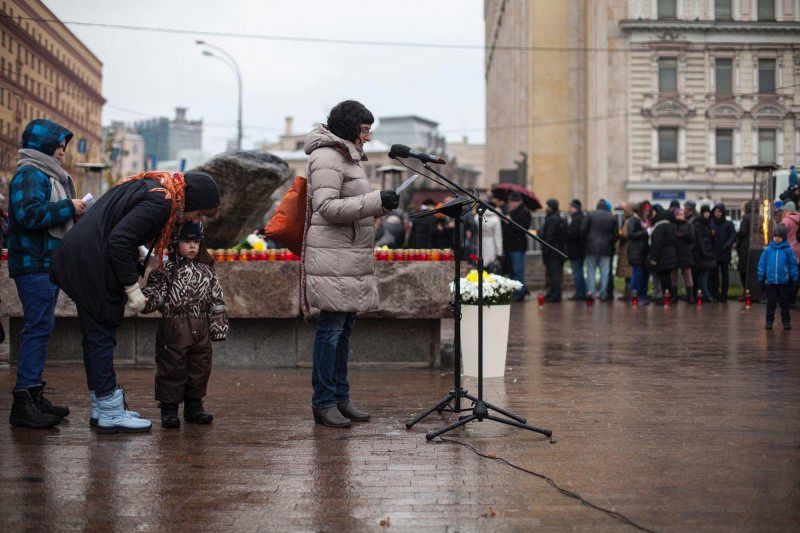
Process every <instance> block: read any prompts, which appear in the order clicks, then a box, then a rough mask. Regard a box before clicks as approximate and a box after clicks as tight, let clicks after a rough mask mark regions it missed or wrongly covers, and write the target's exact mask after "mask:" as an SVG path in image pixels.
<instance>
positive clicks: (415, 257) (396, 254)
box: [373, 248, 455, 261]
mask: <svg viewBox="0 0 800 533" xmlns="http://www.w3.org/2000/svg"><path fill="white" fill-rule="evenodd" d="M373 257H375V260H376V261H454V260H455V255H453V250H451V249H449V248H446V249H443V250H439V249H436V248H434V249H429V250H428V249H424V250H422V249H420V250H414V249H404V248H396V249H390V248H375V252H374V253H373Z"/></svg>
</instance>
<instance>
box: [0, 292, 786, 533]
mask: <svg viewBox="0 0 800 533" xmlns="http://www.w3.org/2000/svg"><path fill="white" fill-rule="evenodd" d="M762 322H763V307H760V306H756V307H754V308H753V309H751V310H750V311H749V312H745V311H744V310H743V309H742V306H741V304H738V303H733V302H731V303H729V304H727V305H726V306H721V305H717V306H712V305H707V306H705V307H703V308H702V309H696V308H694V307H693V306H688V305H686V304H682V305H680V306H677V307H673V308H672V309H670V310H664V309H662V308H657V307H651V308H640V309H638V310H636V311H632V310H631V309H630V308H628V307H625V306H623V305H622V304H619V303H617V304H614V305H611V304H604V305H600V304H599V303H598V304H597V305H596V306H595V307H594V308H591V309H589V308H587V307H585V306H584V305H581V304H573V303H564V304H561V305H548V306H547V307H546V308H545V309H543V310H539V309H537V307H536V304H535V303H533V302H529V303H527V304H524V305H520V306H516V307H515V308H514V310H513V313H512V329H513V331H512V335H511V340H510V347H509V349H510V355H509V363H508V364H509V366H510V367H511V369H510V370H509V371H508V373H507V376H506V378H505V380H492V382H491V383H489V384H487V397H488V399H489V400H490V401H493V402H495V403H497V404H500V405H503V406H506V407H508V408H509V409H511V410H513V411H516V412H518V413H520V414H522V415H524V416H528V417H529V418H530V419H531V421H532V422H535V423H537V424H539V425H541V426H544V427H548V428H551V429H553V430H554V431H555V434H554V438H555V441H556V442H555V443H550V442H549V441H548V439H546V438H544V437H542V436H540V435H537V434H533V433H526V432H522V431H519V430H516V429H514V428H510V427H506V426H501V425H498V424H494V423H492V422H483V423H481V424H472V425H471V426H469V428H468V429H467V430H466V431H463V432H460V433H457V434H452V435H451V436H452V437H454V438H458V439H459V440H462V441H463V442H468V443H470V444H472V445H474V446H475V447H476V448H478V449H479V450H482V451H484V452H494V453H495V454H496V455H497V456H499V457H503V458H506V459H508V460H509V461H512V462H514V463H516V464H518V465H520V466H523V467H526V468H529V469H532V470H535V471H537V472H541V473H543V474H546V475H548V476H551V477H552V478H554V479H555V481H556V482H557V483H559V484H560V485H561V486H563V487H565V488H567V489H569V490H573V491H576V492H578V493H580V494H581V495H583V496H584V497H585V498H587V499H588V500H590V501H592V502H594V503H596V504H598V505H601V506H603V507H607V508H609V509H613V510H615V511H617V512H620V513H624V514H625V515H627V516H628V517H629V518H630V519H631V520H633V521H635V522H636V523H638V524H641V525H642V526H645V527H647V528H650V529H653V530H657V531H687V530H688V531H730V530H740V531H770V532H772V531H792V530H794V531H797V528H798V524H799V523H800V331H797V330H795V331H792V332H784V331H782V330H781V329H780V327H778V328H777V330H775V331H771V332H765V331H764V330H763V329H761V326H762ZM797 325H798V326H800V320H798V321H797ZM118 374H119V378H120V381H121V382H122V383H123V384H124V385H125V386H126V388H127V390H128V398H129V400H130V402H131V403H132V404H133V407H136V408H138V409H140V410H141V411H142V412H143V414H145V415H147V416H150V417H153V418H156V417H157V410H156V407H155V405H154V403H153V402H152V400H150V398H152V376H153V371H152V370H151V369H131V368H122V369H119V371H118ZM47 379H49V380H50V384H51V385H53V386H55V387H56V389H57V392H56V394H55V396H54V397H55V398H57V399H58V400H61V401H64V402H65V403H67V404H68V405H71V406H72V407H73V414H72V415H71V416H70V418H69V422H65V423H64V424H62V426H61V427H60V428H59V429H55V430H50V431H31V430H12V429H11V428H10V427H9V426H8V425H7V424H6V423H5V422H4V421H3V423H2V424H0V464H2V468H0V525H1V526H2V527H3V530H4V531H10V530H20V529H43V530H44V529H47V530H65V529H80V530H111V529H116V530H122V531H127V530H133V529H144V530H182V531H199V530H213V531H221V530H236V531H251V530H265V531H272V530H292V531H297V530H299V531H320V530H321V531H361V530H373V531H378V530H385V529H386V528H385V527H382V526H381V525H379V521H380V520H381V519H382V518H384V517H386V516H387V515H388V516H389V518H390V527H389V528H388V530H391V531H396V530H400V531H405V530H408V531H478V530H492V531H495V530H496V531H530V530H532V529H534V528H537V529H545V530H555V531H563V530H579V531H605V530H632V528H631V527H630V526H628V525H625V524H623V523H622V522H620V521H618V520H615V519H614V518H612V517H609V516H608V515H606V514H604V513H602V512H600V511H597V510H593V509H590V508H588V507H586V506H583V505H581V504H579V503H578V502H576V501H575V500H573V499H570V498H567V497H565V496H564V495H562V494H560V493H559V492H558V491H556V490H555V489H554V488H553V487H551V486H550V485H548V484H547V483H546V482H545V481H543V480H541V479H537V478H535V477H533V476H531V475H528V474H525V473H523V472H520V471H517V470H514V469H512V468H510V467H509V466H506V465H505V464H503V463H501V462H499V461H493V460H491V459H483V458H479V457H478V456H477V455H475V454H474V453H473V452H472V451H471V450H469V449H467V448H464V447H462V446H458V445H456V444H452V443H445V442H434V443H428V442H426V441H425V438H424V433H425V431H428V430H430V429H433V428H435V427H438V426H439V425H441V424H442V421H440V419H438V418H437V417H430V418H429V419H427V420H426V421H424V422H423V423H421V424H420V425H419V426H418V427H417V428H414V429H413V430H411V431H406V430H405V429H404V425H403V423H404V422H405V421H406V419H407V418H408V417H409V416H410V415H412V414H413V413H416V412H418V411H419V410H420V409H421V408H423V407H424V406H427V405H429V404H432V403H433V402H434V401H435V400H437V399H438V398H439V397H441V396H442V395H443V394H444V393H445V392H446V391H447V390H448V387H449V384H450V380H451V376H450V375H447V374H445V373H442V372H440V371H434V370H398V369H391V370H390V369H357V370H353V371H352V372H351V381H352V385H353V391H354V399H355V400H356V402H357V404H358V405H360V406H362V407H364V408H365V409H367V410H369V411H370V412H371V413H372V414H373V421H372V422H370V423H368V424H363V425H359V426H356V427H354V428H352V429H349V430H334V429H326V428H321V427H315V426H314V425H313V423H312V419H311V413H310V408H309V395H310V377H309V370H308V369H286V370H264V371H233V370H226V371H218V372H214V373H213V374H212V384H211V388H210V394H209V398H208V401H207V405H208V407H209V409H210V410H211V411H213V412H214V413H215V414H216V415H217V419H216V420H215V422H214V424H213V425H211V426H209V427H184V428H182V429H181V430H179V431H166V430H162V429H161V428H160V427H155V428H154V430H153V431H152V433H150V434H146V435H136V436H98V435H96V434H95V433H94V432H92V431H90V430H89V429H88V427H87V417H88V413H89V411H88V403H87V402H86V401H84V396H83V395H84V392H83V379H82V368H80V367H52V368H49V369H48V371H47ZM12 381H13V369H0V388H2V389H4V390H6V391H7V390H9V389H10V387H11V384H12ZM474 385H475V384H474V381H472V382H469V383H468V386H469V388H470V389H471V392H476V390H475V386H474ZM9 406H10V394H7V393H5V392H4V393H2V394H0V416H2V417H6V416H7V414H8V409H9ZM490 507H491V508H492V510H491V511H490V510H489V508H490ZM492 512H494V513H495V514H494V515H493V514H492Z"/></svg>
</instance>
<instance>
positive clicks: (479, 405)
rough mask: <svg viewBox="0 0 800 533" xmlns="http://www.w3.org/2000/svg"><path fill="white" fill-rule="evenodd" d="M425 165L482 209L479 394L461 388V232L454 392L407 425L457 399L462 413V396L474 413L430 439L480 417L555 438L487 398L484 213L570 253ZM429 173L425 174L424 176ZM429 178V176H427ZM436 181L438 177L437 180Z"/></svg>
mask: <svg viewBox="0 0 800 533" xmlns="http://www.w3.org/2000/svg"><path fill="white" fill-rule="evenodd" d="M422 167H423V168H424V169H426V170H427V171H429V172H432V173H433V174H436V176H438V177H439V178H440V179H442V180H444V181H445V182H446V183H447V184H448V185H450V186H451V187H453V188H454V189H456V190H458V191H459V192H461V193H462V194H464V195H465V196H466V197H467V198H469V199H470V200H472V202H473V203H474V205H476V206H477V212H478V396H477V397H475V396H472V395H471V394H469V393H468V392H467V391H466V390H464V389H463V388H461V386H460V385H461V339H460V333H461V291H460V278H461V272H460V264H461V263H460V257H461V255H460V248H461V247H460V235H457V236H456V238H458V239H459V246H458V248H459V250H458V252H456V253H455V257H456V272H455V274H456V279H455V280H454V284H455V285H454V287H453V289H454V290H453V303H452V306H453V310H454V312H455V338H454V339H453V351H454V357H453V359H454V367H455V368H454V373H455V377H454V381H455V387H454V388H453V390H451V391H450V393H449V394H448V395H447V396H445V397H444V398H443V399H442V400H440V401H439V402H438V403H436V405H434V406H433V407H432V408H430V409H428V410H427V411H425V412H423V413H421V414H420V415H418V416H417V417H416V418H414V419H413V420H412V421H410V422H408V423H407V424H406V428H411V427H412V426H413V425H414V424H416V423H417V422H419V421H420V420H422V419H423V418H425V417H426V416H428V415H429V414H431V413H432V412H434V411H438V412H440V413H441V412H442V411H444V410H446V406H447V405H448V404H449V403H450V402H451V401H455V403H454V406H453V407H452V409H448V410H449V411H451V412H454V413H459V412H461V411H462V409H461V406H460V399H461V398H462V397H463V398H467V399H468V400H470V401H472V402H473V406H472V407H471V408H466V409H463V410H464V411H472V414H469V415H466V416H462V417H459V419H458V420H457V421H456V422H453V423H452V424H450V425H448V426H445V427H443V428H441V429H438V430H436V431H430V432H428V433H426V434H425V438H426V439H427V440H433V439H435V438H436V437H438V436H439V435H442V434H444V433H447V432H449V431H452V430H454V429H456V428H458V427H461V426H463V425H465V424H468V423H469V422H472V421H475V420H477V421H478V422H483V420H492V421H494V422H499V423H501V424H507V425H509V426H514V427H518V428H521V429H527V430H528V431H534V432H536V433H541V434H542V435H546V436H547V437H551V436H552V435H553V432H552V431H551V430H549V429H542V428H538V427H536V426H532V425H529V424H528V423H527V420H526V419H525V418H522V417H520V416H518V415H515V414H513V413H511V412H509V411H506V410H504V409H501V408H499V407H497V406H495V405H492V404H490V403H488V402H486V401H485V400H484V399H483V266H484V265H483V239H482V234H483V215H484V214H485V213H486V211H491V212H492V213H494V214H496V215H497V216H498V217H500V220H502V221H504V222H505V223H506V224H510V225H511V226H512V227H514V228H517V229H518V230H520V231H523V232H524V233H525V234H526V235H527V236H528V237H530V238H532V239H534V240H536V241H537V242H539V243H541V244H542V245H543V246H547V247H548V248H550V249H551V250H552V251H554V252H555V253H557V254H558V255H561V256H563V257H564V258H565V259H566V257H567V256H566V255H565V254H564V253H563V252H562V251H561V250H558V249H557V248H555V247H553V246H552V245H550V244H549V243H548V242H546V241H544V240H542V238H541V237H539V236H538V235H536V234H534V233H531V232H530V231H529V230H528V229H527V228H524V227H522V226H521V225H519V224H518V223H516V222H514V221H513V220H511V219H510V218H509V217H507V216H506V215H505V214H503V213H502V212H499V211H498V210H497V209H496V208H495V207H494V206H492V205H489V204H487V203H486V202H484V201H483V200H481V199H480V198H479V197H478V196H477V195H475V194H472V193H470V192H469V191H467V190H466V189H464V188H463V187H462V186H460V185H459V184H457V183H455V182H453V181H452V180H450V179H449V178H447V177H446V176H444V175H443V174H441V173H439V172H437V171H436V170H435V169H433V168H432V167H431V166H430V165H429V164H428V163H423V165H422ZM424 175H425V174H423V176H424ZM426 177H427V176H426ZM434 181H435V180H434ZM459 218H460V217H457V218H456V221H457V222H456V224H457V226H456V227H457V228H459V229H460V224H459V223H458V219H459ZM490 411H495V412H497V413H499V414H501V415H503V417H506V418H503V417H501V416H497V415H494V414H492V413H491V412H490Z"/></svg>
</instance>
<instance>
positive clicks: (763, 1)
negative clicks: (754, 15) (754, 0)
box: [758, 0, 775, 20]
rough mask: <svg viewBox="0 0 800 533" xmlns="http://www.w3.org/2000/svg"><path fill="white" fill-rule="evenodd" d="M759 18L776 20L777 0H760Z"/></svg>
mask: <svg viewBox="0 0 800 533" xmlns="http://www.w3.org/2000/svg"><path fill="white" fill-rule="evenodd" d="M758 20H775V0H758Z"/></svg>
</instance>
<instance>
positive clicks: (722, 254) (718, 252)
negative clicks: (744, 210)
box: [711, 217, 736, 263]
mask: <svg viewBox="0 0 800 533" xmlns="http://www.w3.org/2000/svg"><path fill="white" fill-rule="evenodd" d="M711 229H713V230H714V257H715V258H716V259H717V261H718V262H720V263H730V262H731V251H732V250H733V245H734V244H736V227H735V226H734V225H733V222H731V221H730V220H728V219H727V218H723V219H722V220H717V219H715V218H713V217H712V218H711Z"/></svg>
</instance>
